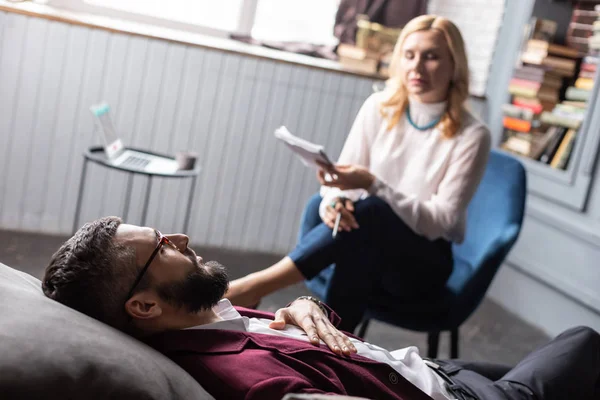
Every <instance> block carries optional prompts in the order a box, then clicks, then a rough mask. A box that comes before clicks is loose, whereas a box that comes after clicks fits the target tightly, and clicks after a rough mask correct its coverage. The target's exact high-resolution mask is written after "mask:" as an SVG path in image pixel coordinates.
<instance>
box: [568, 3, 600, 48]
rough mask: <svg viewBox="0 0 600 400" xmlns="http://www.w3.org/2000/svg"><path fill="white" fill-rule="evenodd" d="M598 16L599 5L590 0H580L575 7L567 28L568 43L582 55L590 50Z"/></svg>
mask: <svg viewBox="0 0 600 400" xmlns="http://www.w3.org/2000/svg"><path fill="white" fill-rule="evenodd" d="M597 18H598V5H596V4H593V3H590V2H579V3H577V4H575V6H574V8H573V15H572V17H571V22H570V23H569V28H568V29H567V36H566V43H567V45H568V46H569V47H571V48H574V49H577V50H578V51H579V52H580V53H581V55H584V54H588V53H589V52H590V45H591V42H590V38H591V37H592V36H593V35H594V29H596V30H597V29H598V28H595V24H596V21H597Z"/></svg>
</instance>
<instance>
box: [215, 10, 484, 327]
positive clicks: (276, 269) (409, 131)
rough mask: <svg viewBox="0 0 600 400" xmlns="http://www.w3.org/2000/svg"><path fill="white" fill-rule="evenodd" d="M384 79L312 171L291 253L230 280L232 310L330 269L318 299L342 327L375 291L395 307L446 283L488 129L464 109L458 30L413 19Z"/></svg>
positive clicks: (428, 18)
mask: <svg viewBox="0 0 600 400" xmlns="http://www.w3.org/2000/svg"><path fill="white" fill-rule="evenodd" d="M390 75H391V78H390V81H389V84H388V88H387V89H386V90H383V91H381V92H378V93H375V94H373V95H371V96H370V97H369V98H368V99H367V100H366V101H365V103H364V104H363V106H362V107H361V109H360V111H359V113H358V115H357V117H356V120H355V122H354V124H353V126H352V129H351V131H350V134H349V135H348V138H347V139H346V143H345V144H344V147H343V149H342V153H341V155H340V157H339V160H338V163H337V164H336V165H334V166H326V165H322V166H321V169H320V170H319V171H318V179H319V181H320V182H321V184H322V187H321V191H320V193H319V194H317V195H315V196H314V197H313V198H311V199H310V200H309V202H308V204H307V206H306V208H305V210H304V213H303V216H302V222H301V227H300V238H299V242H298V244H297V246H296V248H295V249H293V250H292V252H291V253H290V254H288V256H286V257H284V258H283V259H282V260H281V261H279V262H278V263H276V264H274V265H273V266H271V267H269V268H267V269H264V270H261V271H258V272H255V273H253V274H250V275H247V276H245V277H243V278H240V279H237V280H235V281H232V282H231V284H230V289H229V291H228V292H227V294H226V296H225V297H227V298H229V299H230V300H231V301H232V303H233V304H235V305H241V306H253V305H255V304H256V303H257V302H258V301H259V300H260V298H261V297H263V296H265V295H267V294H269V293H271V292H273V291H275V290H278V289H281V288H283V287H286V286H288V285H291V284H293V283H296V282H299V281H301V280H303V279H312V278H313V277H315V276H316V275H317V274H318V273H319V272H320V271H322V270H323V269H325V268H326V267H328V266H329V265H331V264H335V273H334V274H333V275H332V276H331V278H330V281H329V289H328V294H327V298H326V299H324V300H325V301H326V302H327V303H328V304H329V305H330V306H331V307H332V308H333V309H334V310H336V312H338V314H339V315H340V316H341V317H342V326H341V328H342V329H345V330H350V331H351V330H353V329H354V327H355V326H356V325H357V324H358V323H359V322H360V320H361V317H362V314H363V312H364V309H365V306H366V304H365V303H366V299H368V298H369V296H372V295H373V294H376V293H378V292H381V291H384V292H387V293H388V295H392V296H394V297H395V298H397V299H398V302H402V301H404V300H410V299H411V298H415V297H426V296H432V295H435V293H438V292H439V291H440V289H441V288H442V287H443V286H444V285H445V283H446V280H447V279H448V277H449V275H450V273H451V272H452V265H453V261H452V250H451V245H452V243H460V242H462V241H463V239H464V236H465V217H466V209H467V206H468V204H469V202H470V200H471V198H472V197H473V195H474V193H475V191H476V189H477V186H478V185H479V182H480V180H481V178H482V176H483V172H484V170H485V167H486V163H487V159H488V155H489V151H490V133H489V130H488V129H487V128H486V127H485V126H484V125H483V124H482V123H481V122H479V121H478V120H477V119H475V117H474V116H473V115H472V114H471V113H470V112H469V111H467V110H466V108H465V102H466V100H467V97H468V93H469V91H468V87H469V82H468V79H469V70H468V64H467V57H466V54H465V48H464V42H463V39H462V37H461V34H460V31H459V30H458V28H457V27H456V26H455V25H454V24H453V23H452V22H450V21H449V20H447V19H445V18H442V17H437V16H433V15H425V16H420V17H417V18H415V19H413V20H412V21H410V22H409V23H408V24H407V25H406V26H405V27H404V29H403V30H402V33H401V35H400V37H399V38H398V42H397V44H396V47H395V49H394V54H393V57H392V64H391V67H390ZM328 175H329V176H328ZM326 178H327V179H326ZM334 228H336V229H335V231H334ZM333 233H335V235H334V234H333Z"/></svg>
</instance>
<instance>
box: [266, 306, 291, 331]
mask: <svg viewBox="0 0 600 400" xmlns="http://www.w3.org/2000/svg"><path fill="white" fill-rule="evenodd" d="M288 314H289V313H288V311H287V310H286V309H285V308H280V309H279V310H277V312H276V313H275V319H274V320H273V321H272V322H271V323H270V324H269V328H271V329H283V328H285V324H286V323H287V318H288Z"/></svg>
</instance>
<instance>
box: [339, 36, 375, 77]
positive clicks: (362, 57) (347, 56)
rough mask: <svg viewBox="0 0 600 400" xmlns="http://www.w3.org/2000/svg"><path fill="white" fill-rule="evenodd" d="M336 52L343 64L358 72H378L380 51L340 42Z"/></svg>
mask: <svg viewBox="0 0 600 400" xmlns="http://www.w3.org/2000/svg"><path fill="white" fill-rule="evenodd" d="M336 52H337V55H338V58H339V63H340V64H341V65H342V66H344V67H346V68H348V69H350V70H353V71H357V72H364V73H368V74H376V73H377V69H378V67H379V53H377V52H374V51H371V50H368V49H364V48H361V47H358V46H354V45H350V44H346V43H340V44H339V45H338V47H337V50H336Z"/></svg>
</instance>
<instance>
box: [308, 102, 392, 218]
mask: <svg viewBox="0 0 600 400" xmlns="http://www.w3.org/2000/svg"><path fill="white" fill-rule="evenodd" d="M380 96H381V94H379V93H374V94H372V95H371V96H369V97H368V98H367V100H365V102H364V103H363V105H362V106H361V108H360V110H359V111H358V114H357V115H356V118H355V119H354V123H353V124H352V128H351V129H350V133H349V134H348V137H347V138H346V142H345V143H344V147H343V148H342V152H341V153H340V157H339V158H338V162H337V163H338V164H358V165H361V166H363V167H367V168H369V165H370V148H371V141H372V138H373V136H374V135H375V134H376V133H377V131H378V129H379V126H380V123H381V117H380V115H379V101H378V99H379V97H380ZM320 193H321V196H322V197H323V200H322V201H321V204H320V206H319V215H320V216H321V218H323V216H324V215H325V209H326V207H327V205H328V204H329V203H331V201H333V199H335V198H337V197H340V196H343V197H347V198H349V199H351V200H352V201H356V200H358V199H360V198H361V197H362V196H363V195H366V194H367V193H366V191H364V190H362V189H355V190H340V189H338V188H333V187H329V186H321V191H320Z"/></svg>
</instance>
